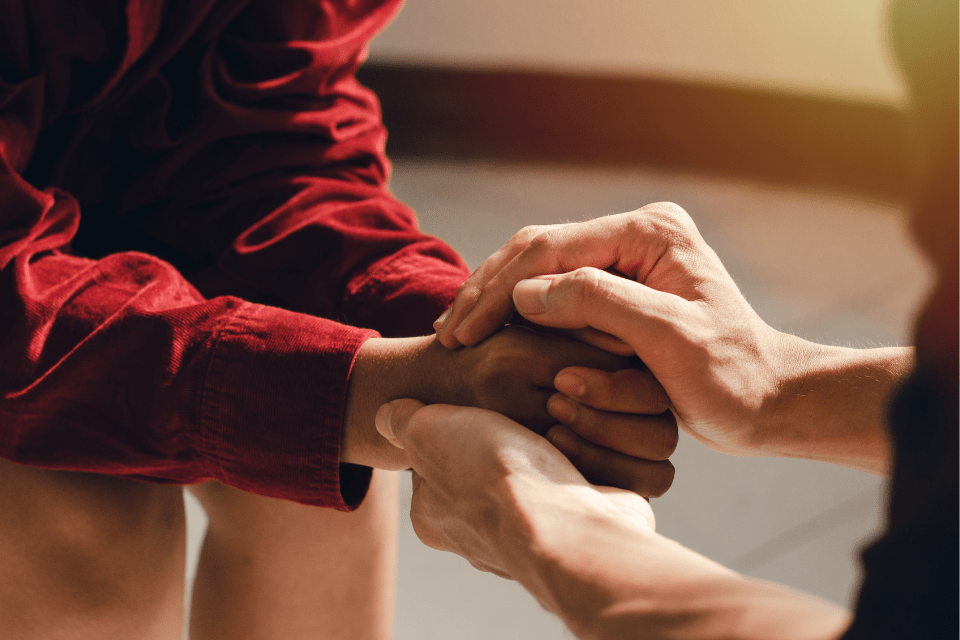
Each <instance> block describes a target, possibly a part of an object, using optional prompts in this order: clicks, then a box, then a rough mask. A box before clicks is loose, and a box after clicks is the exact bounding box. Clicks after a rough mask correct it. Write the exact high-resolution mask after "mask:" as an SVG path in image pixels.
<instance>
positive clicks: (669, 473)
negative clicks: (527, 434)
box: [546, 425, 674, 498]
mask: <svg viewBox="0 0 960 640" xmlns="http://www.w3.org/2000/svg"><path fill="white" fill-rule="evenodd" d="M546 437H547V440H549V441H550V442H551V444H553V446H555V447H556V448H557V449H559V450H560V452H561V453H563V454H564V455H565V456H567V458H569V460H570V462H572V463H573V465H574V466H575V467H576V468H577V470H578V471H580V473H582V474H583V476H584V477H585V478H586V479H587V480H589V481H590V482H592V483H593V484H599V485H605V486H609V487H617V488H620V489H626V490H628V491H633V492H634V493H637V494H639V495H641V496H643V497H645V498H657V497H659V496H662V495H663V494H664V493H666V492H667V490H668V489H669V488H670V485H671V484H673V476H674V468H673V465H672V464H671V463H670V462H669V461H668V460H662V461H650V460H639V459H637V458H633V457H631V456H627V455H624V454H622V453H617V452H616V451H611V450H610V449H606V448H604V447H601V446H598V445H595V444H593V443H590V442H587V441H586V440H584V439H583V438H581V437H580V436H578V435H577V434H575V433H574V432H573V431H571V430H570V429H568V428H567V427H565V426H562V425H557V426H555V427H553V428H552V429H550V430H549V431H547V436H546Z"/></svg>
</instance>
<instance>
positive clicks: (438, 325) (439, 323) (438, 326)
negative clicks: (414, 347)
mask: <svg viewBox="0 0 960 640" xmlns="http://www.w3.org/2000/svg"><path fill="white" fill-rule="evenodd" d="M451 309H453V307H447V310H446V311H444V312H443V313H441V314H440V317H439V318H437V319H436V320H434V321H433V330H434V331H437V332H439V331H440V329H441V328H442V327H443V323H444V322H446V320H447V318H449V317H450V310H451Z"/></svg>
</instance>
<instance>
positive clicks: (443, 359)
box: [340, 326, 677, 496]
mask: <svg viewBox="0 0 960 640" xmlns="http://www.w3.org/2000/svg"><path fill="white" fill-rule="evenodd" d="M574 365H576V366H587V367H590V368H591V369H596V370H603V371H617V370H621V369H623V368H624V367H626V366H628V362H627V360H626V359H625V358H623V357H621V356H616V355H613V354H610V353H607V352H605V351H603V350H600V349H597V348H595V347H592V346H590V345H587V344H584V343H583V342H581V341H579V340H574V339H571V338H567V337H563V336H558V335H551V334H547V333H541V332H535V331H531V330H529V329H526V328H523V327H519V326H509V327H506V328H504V329H502V330H500V331H499V332H497V333H496V334H495V335H493V336H491V337H490V338H489V339H487V340H485V341H484V342H483V343H481V344H479V345H477V346H476V347H472V348H469V349H459V350H457V351H451V350H448V349H445V348H443V346H441V345H440V343H439V342H438V341H437V340H436V339H435V338H434V337H433V336H427V337H423V338H406V339H393V338H391V339H387V338H382V339H377V338H374V339H371V340H368V341H367V342H366V343H364V345H363V346H362V347H361V349H360V353H359V354H358V356H357V360H356V363H355V364H354V369H353V372H352V374H351V378H350V388H349V392H348V401H347V412H346V420H345V423H344V429H343V436H342V441H341V447H340V459H341V461H342V462H349V463H354V464H360V465H365V466H370V467H376V468H380V469H406V468H409V466H410V464H409V461H408V460H407V457H406V455H405V453H404V452H403V451H402V450H400V449H397V448H396V447H394V446H392V445H391V444H390V443H389V442H387V441H386V440H384V439H383V437H382V436H381V435H380V434H379V433H378V432H377V430H376V426H375V423H374V417H375V415H376V411H377V409H379V407H380V406H381V405H382V404H384V403H385V402H389V401H390V400H394V399H396V398H403V397H412V398H416V399H418V400H421V401H423V402H428V403H447V404H457V405H464V406H476V407H481V408H485V409H491V410H493V411H497V412H499V413H502V414H504V415H507V416H509V417H510V418H512V419H514V420H516V421H518V422H520V423H521V424H523V425H524V426H526V427H528V428H530V429H532V430H534V431H536V432H537V433H541V434H542V433H545V432H546V431H547V429H548V428H550V427H552V426H554V425H556V424H557V420H556V419H555V418H553V417H552V416H551V415H550V413H549V412H548V411H547V402H548V400H550V399H551V396H553V395H554V394H555V390H554V388H553V380H554V378H555V377H556V375H557V373H558V372H560V371H561V370H562V369H564V368H566V367H569V366H574ZM646 387H649V389H646V388H645V398H646V399H645V400H644V401H643V402H640V403H638V404H637V408H638V412H637V413H638V414H643V415H638V416H633V417H631V420H633V421H634V422H635V423H636V424H638V425H640V426H641V427H644V426H646V425H649V429H648V430H641V431H640V433H641V434H649V436H647V435H641V436H638V437H635V438H634V446H633V447H632V448H631V449H630V450H629V451H626V452H624V453H626V454H628V455H624V453H618V452H616V451H612V450H610V449H607V448H606V447H602V446H598V445H597V444H594V443H592V442H590V441H589V440H588V439H584V438H582V437H578V436H576V435H575V434H573V433H571V432H567V433H566V434H565V435H566V436H567V438H568V440H569V441H570V442H572V443H574V444H575V445H576V450H575V451H574V447H573V446H572V445H571V446H570V447H568V451H570V453H571V456H572V457H573V458H574V461H575V463H576V464H577V465H578V467H579V468H580V470H581V472H582V473H584V474H585V475H586V476H587V477H589V478H592V479H594V480H597V481H603V482H605V483H607V484H611V485H613V486H618V487H622V488H626V489H630V490H633V491H636V492H638V493H641V494H642V495H646V496H652V495H661V494H662V493H664V492H665V491H666V490H667V489H668V488H669V487H670V484H671V482H672V481H673V474H674V469H673V465H671V464H670V462H669V461H668V460H667V458H668V457H669V456H670V454H671V453H673V450H674V448H675V446H676V439H677V426H676V424H675V422H674V421H673V420H672V418H671V417H670V416H669V414H668V415H664V411H665V410H666V408H667V405H666V401H665V398H666V397H665V395H664V394H663V391H662V389H660V386H659V384H658V383H657V382H656V381H655V380H653V379H652V378H647V379H646Z"/></svg>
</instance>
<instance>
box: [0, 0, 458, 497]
mask: <svg viewBox="0 0 960 640" xmlns="http://www.w3.org/2000/svg"><path fill="white" fill-rule="evenodd" d="M133 4H134V3H131V7H133ZM187 4H189V6H190V8H191V10H192V11H200V10H199V9H196V7H197V6H199V5H204V3H201V2H197V3H192V4H190V3H185V6H186V5H187ZM236 4H237V3H230V6H229V8H228V10H218V8H217V7H213V6H209V7H207V8H209V9H210V10H209V12H208V13H207V14H206V15H205V16H204V15H198V16H194V18H195V19H191V20H187V19H183V20H182V22H180V23H177V24H175V25H172V26H171V25H170V24H169V23H166V22H164V23H163V24H160V25H159V26H158V25H157V24H151V23H150V22H149V20H147V19H146V18H143V16H142V15H141V14H142V7H141V8H139V9H137V10H134V9H132V8H131V7H127V11H126V19H127V23H126V29H127V30H128V34H127V38H126V40H125V42H126V45H125V46H126V51H125V53H124V54H123V56H122V57H121V58H122V60H123V63H122V64H123V65H125V66H122V67H121V68H120V70H119V71H116V70H114V71H110V70H109V69H107V67H108V65H107V64H106V63H104V68H105V69H107V70H106V71H104V72H103V73H102V74H100V75H97V74H96V73H87V75H86V76H85V77H86V79H87V81H88V82H89V83H90V84H91V86H90V87H83V86H82V85H81V84H79V83H78V81H77V79H76V77H72V76H67V75H66V74H65V73H64V67H63V66H62V65H61V66H59V67H58V66H57V64H56V60H57V59H56V58H54V57H48V60H53V61H54V62H51V63H50V65H48V67H45V68H42V69H41V70H40V71H39V72H36V70H35V69H32V68H30V65H29V64H27V63H24V62H23V61H24V60H28V58H29V56H28V55H27V54H26V53H24V52H23V51H20V50H18V49H17V46H18V44H23V46H24V48H25V47H26V45H25V43H26V42H29V41H30V39H31V38H33V40H34V41H42V40H43V38H42V37H41V36H43V35H44V34H43V33H40V34H39V36H38V35H37V34H31V37H30V38H26V37H19V36H18V34H17V33H16V31H17V25H18V24H27V23H28V22H30V21H29V20H22V21H21V22H19V23H18V22H17V21H16V20H8V21H7V24H6V25H5V26H4V27H0V28H3V29H6V30H7V35H10V34H12V35H11V37H9V38H7V40H6V42H7V47H6V49H5V48H4V47H0V55H2V56H3V57H2V60H0V63H2V65H0V74H2V75H0V340H2V342H0V394H2V395H0V455H2V456H3V457H5V458H7V459H10V460H14V461H17V462H21V463H26V464H32V465H37V466H45V467H50V468H60V469H75V470H84V471H95V472H100V473H110V474H115V475H125V476H131V477H137V478H143V479H148V480H154V481H167V482H177V483H187V482H195V481H199V480H203V479H206V478H216V479H219V480H221V481H223V482H225V483H227V484H230V485H233V486H236V487H239V488H242V489H245V490H249V491H253V492H256V493H260V494H263V495H270V496H276V497H282V498H287V499H293V500H297V501H300V502H304V503H308V504H317V505H324V506H332V507H337V508H347V507H348V506H353V504H355V502H356V500H348V501H347V502H349V503H350V504H348V503H347V502H345V501H344V499H343V497H342V495H343V493H342V487H341V482H340V481H341V478H340V470H339V461H338V453H339V439H340V431H341V428H342V421H343V410H344V404H345V398H346V389H347V380H348V376H349V371H350V367H351V364H352V362H353V359H354V357H355V354H356V351H357V350H358V349H359V346H360V344H361V343H362V342H363V340H365V339H366V338H368V337H369V336H371V335H375V333H374V332H373V331H370V330H366V329H357V328H354V327H351V326H347V324H344V323H351V324H354V325H360V326H366V327H370V328H375V329H380V330H382V331H384V333H386V334H392V335H402V334H409V333H416V332H425V331H427V330H429V321H430V320H432V319H433V318H434V317H435V316H436V315H437V314H438V313H439V311H440V310H442V308H443V306H444V305H445V304H446V303H447V302H448V301H449V299H450V297H451V296H452V294H453V291H454V290H455V288H456V286H457V285H458V284H459V282H460V281H461V280H462V279H463V277H464V275H465V270H464V267H463V265H462V263H461V262H460V261H459V259H458V258H457V257H456V256H455V254H453V252H452V251H451V250H450V249H449V248H447V247H446V246H445V245H443V244H442V243H439V242H438V241H436V240H435V239H432V238H429V237H426V236H423V235H422V234H420V233H419V232H418V231H417V229H416V224H415V221H414V218H413V216H412V214H411V213H410V212H409V211H408V210H407V209H406V208H405V207H403V206H402V205H400V204H399V203H397V202H396V201H395V200H394V199H393V198H392V197H391V196H390V195H389V192H388V191H387V189H386V187H385V185H384V182H385V179H386V171H387V165H386V162H385V160H384V158H383V153H382V150H383V139H384V133H383V130H382V127H381V125H380V123H379V114H378V108H377V103H376V101H375V99H374V98H373V97H372V96H371V95H370V94H369V93H368V92H367V91H366V90H364V89H362V88H361V87H360V86H359V85H357V84H356V81H355V80H353V77H352V74H353V70H354V68H355V66H356V64H357V63H358V62H359V60H360V58H361V56H362V54H363V47H364V45H365V42H366V40H367V39H368V38H369V37H370V36H372V34H373V33H374V32H375V31H376V29H378V28H379V27H380V26H381V25H382V24H383V23H384V22H385V21H386V20H387V19H388V18H389V15H390V13H389V12H388V11H387V9H393V8H395V7H375V6H365V5H366V4H370V3H362V2H361V3H352V4H351V5H350V7H352V8H351V9H350V10H347V9H345V8H342V7H339V6H334V5H333V3H326V2H323V3H314V5H315V6H316V7H317V8H318V10H319V13H316V12H311V11H299V12H298V11H290V12H288V13H283V14H282V16H285V18H286V20H280V19H278V18H277V16H276V15H275V12H273V11H272V10H271V11H267V10H266V9H265V8H266V7H272V6H274V5H269V4H267V3H263V4H262V5H254V6H250V7H248V8H247V9H245V10H244V11H243V12H242V13H241V14H240V15H239V16H235V15H234V13H236V10H235V9H234V7H235V6H236ZM387 4H389V5H395V4H396V3H393V2H391V3H387ZM358 5H360V6H358ZM204 6H206V5H204ZM305 6H306V5H305ZM137 11H141V14H138V13H137ZM8 13H9V11H8ZM161 13H162V14H163V15H164V20H167V19H168V18H169V17H170V16H173V17H175V18H178V17H179V18H182V17H183V16H182V15H181V14H182V13H183V12H182V11H181V12H178V11H174V10H172V9H170V7H168V8H167V9H166V10H164V11H163V12H161ZM138 16H139V18H138ZM291 17H293V18H295V20H293V21H292V22H290V20H289V19H290V18H291ZM14 18H16V16H14ZM134 18H138V19H140V20H141V22H140V23H137V22H136V20H134ZM179 18H178V19H179ZM157 19H159V18H157ZM41 24H42V23H41ZM104 24H106V23H104ZM10 25H13V26H10ZM137 28H139V29H140V31H139V32H137V33H134V32H135V31H136V29H137ZM23 30H26V27H24V28H23ZM20 35H21V36H22V35H23V34H22V33H21V34H20ZM135 36H136V37H135ZM18 38H19V39H18ZM74 44H75V43H74ZM136 47H139V48H140V50H134V49H135V48H136ZM7 49H11V50H12V51H13V53H12V54H11V53H10V52H9V51H7ZM18 51H19V52H20V53H22V54H23V55H22V56H20V59H19V60H18V58H17V55H16V54H17V52H18ZM110 52H111V50H110V49H109V48H107V50H106V53H104V54H103V56H102V59H103V60H108V61H109V60H113V59H114V58H112V57H111V55H110ZM88 58H90V59H92V60H93V63H94V64H93V68H94V69H97V68H99V67H97V66H96V63H98V62H99V61H100V60H101V58H97V57H96V56H92V55H91V56H88ZM70 68H71V69H76V68H77V65H76V64H74V65H73V66H72V67H70ZM74 75H76V74H74ZM65 76H66V77H72V83H73V84H71V85H70V91H66V90H65V89H63V78H64V77H65ZM91 78H92V80H91ZM68 84H69V83H68ZM78 87H80V88H81V89H83V90H82V91H81V90H79V89H78ZM78 95H79V96H81V97H84V98H85V100H82V101H80V102H79V104H77V105H74V104H72V103H71V101H73V100H74V97H75V96H78ZM90 95H94V96H96V97H95V98H92V99H90V98H89V96H90ZM71 109H72V111H71ZM61 112H63V113H68V114H69V113H80V114H82V117H78V118H74V119H73V120H71V119H70V118H68V117H67V116H63V117H60V116H62V113H61ZM58 117H59V120H58ZM71 117H72V116H71ZM64 123H66V124H64ZM38 149H39V150H40V152H36V151H37V150H38ZM28 164H29V167H28ZM25 176H26V177H27V178H29V181H28V180H27V179H25ZM34 184H49V185H53V186H49V187H46V188H44V189H39V188H37V187H35V186H33V185H34ZM81 204H82V205H83V208H84V216H83V223H82V224H81V223H80V205H81ZM129 249H137V250H138V251H129ZM76 254H82V255H83V256H92V257H96V258H99V259H90V258H89V257H80V256H79V255H76ZM161 258H165V260H164V259H161ZM171 263H174V264H175V265H176V267H174V266H173V265H172V264H171ZM185 276H186V277H185ZM201 291H202V292H203V293H201ZM241 297H242V298H244V299H243V300H242V299H241ZM264 303H266V304H264ZM281 307H285V308H281ZM316 316H324V317H323V318H320V317H316ZM334 319H335V320H339V321H340V322H335V321H333V320H334ZM357 485H358V492H357V494H356V495H357V496H359V495H362V490H363V486H364V483H363V478H361V479H360V481H359V482H358V483H357Z"/></svg>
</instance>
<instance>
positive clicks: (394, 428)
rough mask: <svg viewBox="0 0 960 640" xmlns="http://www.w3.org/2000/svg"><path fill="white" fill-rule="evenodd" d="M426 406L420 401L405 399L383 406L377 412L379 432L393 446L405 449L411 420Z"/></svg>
mask: <svg viewBox="0 0 960 640" xmlns="http://www.w3.org/2000/svg"><path fill="white" fill-rule="evenodd" d="M424 406H425V405H424V404H423V403H422V402H420V401H419V400H413V399H411V398H403V399H400V400H394V401H392V402H388V403H386V404H384V405H381V406H380V408H379V409H378V410H377V418H376V424H377V431H379V432H380V435H382V436H383V437H384V438H386V439H387V441H388V442H389V443H390V444H392V445H393V446H395V447H397V448H399V449H403V440H404V436H406V433H407V425H408V424H409V423H410V418H412V417H413V414H415V413H416V412H417V411H419V410H420V409H422V408H423V407H424Z"/></svg>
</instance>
